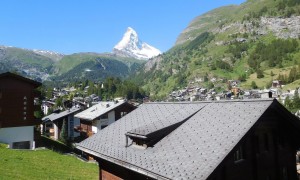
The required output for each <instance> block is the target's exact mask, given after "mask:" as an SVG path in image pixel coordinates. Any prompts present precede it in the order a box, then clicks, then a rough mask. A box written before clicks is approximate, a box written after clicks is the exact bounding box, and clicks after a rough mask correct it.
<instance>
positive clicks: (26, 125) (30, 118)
mask: <svg viewBox="0 0 300 180" xmlns="http://www.w3.org/2000/svg"><path fill="white" fill-rule="evenodd" d="M40 85H41V83H39V82H36V81H33V80H31V79H27V78H25V77H22V76H19V75H16V74H13V73H10V72H7V73H3V74H0V142H2V143H7V144H8V145H9V147H10V148H13V149H34V148H35V141H34V126H35V125H38V124H40V120H38V119H36V118H35V117H34V112H35V111H38V110H39V109H40V106H39V105H36V104H35V102H34V99H35V98H36V97H39V96H40V93H38V91H37V90H36V88H37V87H39V86H40Z"/></svg>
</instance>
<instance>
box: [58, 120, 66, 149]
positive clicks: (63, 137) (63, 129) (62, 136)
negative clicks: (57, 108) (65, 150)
mask: <svg viewBox="0 0 300 180" xmlns="http://www.w3.org/2000/svg"><path fill="white" fill-rule="evenodd" d="M59 136H60V137H59V140H60V141H61V142H63V143H65V144H66V143H67V142H68V131H67V122H66V119H64V120H63V124H62V127H61V131H60V134H59Z"/></svg>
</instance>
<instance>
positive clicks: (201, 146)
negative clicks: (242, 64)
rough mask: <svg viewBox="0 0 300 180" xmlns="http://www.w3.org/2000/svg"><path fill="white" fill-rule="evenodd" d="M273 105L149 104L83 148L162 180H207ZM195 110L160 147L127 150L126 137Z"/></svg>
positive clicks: (248, 102)
mask: <svg viewBox="0 0 300 180" xmlns="http://www.w3.org/2000/svg"><path fill="white" fill-rule="evenodd" d="M272 102H273V101H270V100H263V101H262V100H261V101H224V102H210V103H208V102H206V103H199V102H198V103H149V104H144V105H142V106H140V107H139V108H138V109H136V110H135V111H132V112H131V113H130V114H128V115H126V116H125V117H123V118H121V119H120V120H119V121H117V122H115V123H113V124H111V125H110V126H108V127H107V128H105V129H104V130H103V131H101V132H99V133H98V134H96V135H94V136H92V137H90V138H88V139H86V140H85V141H83V142H81V143H80V144H78V146H77V148H78V149H81V150H83V151H86V152H88V153H90V154H93V155H95V156H98V157H100V158H103V159H106V160H108V161H111V162H114V163H116V164H119V165H121V166H124V167H126V168H129V169H133V170H135V171H138V172H140V173H144V174H147V175H148V176H151V177H153V178H156V179H200V180H201V179H207V177H208V176H209V175H210V174H211V173H212V172H213V170H214V169H215V168H216V167H217V166H218V165H219V164H220V163H221V162H222V160H223V159H224V158H225V157H226V156H227V155H228V153H229V152H230V151H231V150H232V149H233V148H234V147H235V145H236V144H237V143H238V142H239V141H240V140H241V139H242V137H243V136H244V135H245V134H246V133H247V132H248V131H249V129H250V128H251V127H252V126H253V125H254V124H255V122H256V121H257V120H258V119H259V118H260V116H261V115H262V114H263V113H264V112H265V110H266V109H267V108H268V107H269V106H270V105H271V104H272ZM191 109H194V110H196V109H198V110H199V111H198V112H197V113H196V114H195V115H193V116H192V117H191V118H189V119H188V120H187V121H186V122H184V123H183V124H182V125H181V126H179V127H178V128H177V129H175V130H174V131H173V132H171V133H170V134H169V135H167V136H166V137H164V138H163V139H162V140H161V141H159V142H158V143H156V144H155V145H154V147H148V148H147V149H145V150H141V149H137V148H134V147H131V146H130V147H127V148H126V147H125V133H126V132H129V131H132V130H134V129H139V127H141V126H145V125H146V124H151V123H155V124H160V123H158V122H157V121H164V120H165V119H168V117H170V116H171V115H173V116H174V118H178V119H182V118H183V117H184V116H182V113H181V112H184V111H186V112H189V113H191V114H192V113H193V112H195V111H193V110H191ZM176 115H178V116H176ZM161 127H163V125H162V126H161ZM158 128H159V127H158ZM129 144H130V143H129Z"/></svg>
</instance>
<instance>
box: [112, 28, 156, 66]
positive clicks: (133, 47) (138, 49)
mask: <svg viewBox="0 0 300 180" xmlns="http://www.w3.org/2000/svg"><path fill="white" fill-rule="evenodd" d="M113 52H114V53H115V54H117V55H120V56H125V57H133V58H137V59H144V60H147V59H150V58H152V57H154V56H157V55H159V54H161V52H160V50H158V49H156V48H154V47H152V46H150V45H149V44H147V43H145V42H142V41H141V40H140V39H139V37H138V34H137V33H136V31H135V30H134V29H133V28H131V27H128V28H127V31H126V32H125V34H124V35H123V38H122V40H121V41H120V42H119V43H118V44H117V45H116V46H115V47H114V49H113Z"/></svg>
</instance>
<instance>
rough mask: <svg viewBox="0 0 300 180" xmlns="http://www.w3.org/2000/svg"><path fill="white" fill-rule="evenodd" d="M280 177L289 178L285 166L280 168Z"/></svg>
mask: <svg viewBox="0 0 300 180" xmlns="http://www.w3.org/2000/svg"><path fill="white" fill-rule="evenodd" d="M281 173H282V179H283V180H288V179H289V176H288V169H287V168H286V167H283V168H282V172H281Z"/></svg>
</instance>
